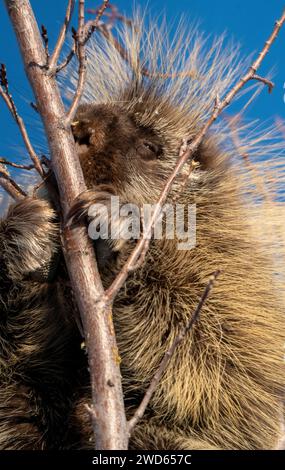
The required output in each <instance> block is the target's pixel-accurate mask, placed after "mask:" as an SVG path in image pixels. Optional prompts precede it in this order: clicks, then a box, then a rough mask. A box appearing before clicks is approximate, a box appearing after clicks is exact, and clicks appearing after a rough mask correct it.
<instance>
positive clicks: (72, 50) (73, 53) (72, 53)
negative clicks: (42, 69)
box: [54, 41, 76, 74]
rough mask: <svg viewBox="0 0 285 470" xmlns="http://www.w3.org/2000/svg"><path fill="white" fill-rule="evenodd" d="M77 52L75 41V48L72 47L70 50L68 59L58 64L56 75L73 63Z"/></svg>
mask: <svg viewBox="0 0 285 470" xmlns="http://www.w3.org/2000/svg"><path fill="white" fill-rule="evenodd" d="M75 50H76V44H75V41H74V42H73V46H72V49H71V50H70V52H69V53H68V55H67V56H66V58H65V59H64V60H63V61H62V62H61V63H60V64H58V66H57V67H56V70H55V72H54V74H57V73H58V72H60V71H61V70H62V69H64V68H65V67H66V66H67V65H68V64H69V62H70V61H71V59H72V58H73V57H74V55H75Z"/></svg>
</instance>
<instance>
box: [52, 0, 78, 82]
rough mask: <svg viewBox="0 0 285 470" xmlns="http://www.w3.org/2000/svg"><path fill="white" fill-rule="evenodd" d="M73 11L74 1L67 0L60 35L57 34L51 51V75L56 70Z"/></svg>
mask: <svg viewBox="0 0 285 470" xmlns="http://www.w3.org/2000/svg"><path fill="white" fill-rule="evenodd" d="M73 9H74V0H68V5H67V8H66V13H65V18H64V22H63V25H62V28H61V30H60V33H59V36H58V39H57V42H56V45H55V48H54V51H53V53H52V56H51V58H50V61H49V67H50V72H51V73H52V72H53V71H54V70H55V69H56V68H57V62H58V59H59V56H60V53H61V50H62V46H63V44H64V41H65V37H66V33H67V30H68V27H69V24H70V20H71V17H72V13H73Z"/></svg>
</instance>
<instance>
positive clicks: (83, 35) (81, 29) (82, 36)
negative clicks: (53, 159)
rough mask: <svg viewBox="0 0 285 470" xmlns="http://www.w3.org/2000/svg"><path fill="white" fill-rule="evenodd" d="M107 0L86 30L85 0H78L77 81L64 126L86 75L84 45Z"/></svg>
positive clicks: (73, 112)
mask: <svg viewBox="0 0 285 470" xmlns="http://www.w3.org/2000/svg"><path fill="white" fill-rule="evenodd" d="M108 2H109V0H104V1H103V3H102V5H101V7H100V8H99V10H98V15H97V17H96V18H95V20H94V21H93V22H92V25H91V26H90V27H89V30H88V31H87V32H86V25H85V15H84V7H85V0H79V14H78V31H77V34H76V37H75V41H76V50H77V55H78V63H79V67H78V82H77V87H76V92H75V94H74V97H73V101H72V103H71V105H70V108H69V111H68V112H67V115H66V123H65V124H66V126H68V125H70V123H71V122H72V120H73V118H74V116H75V113H76V111H77V108H78V105H79V102H80V99H81V97H82V94H83V91H84V83H85V77H86V54H85V45H86V43H87V41H88V40H89V39H90V37H91V35H92V34H93V32H94V31H95V29H96V28H97V27H98V24H99V20H100V18H101V17H102V15H103V13H104V11H105V9H106V8H107V5H108Z"/></svg>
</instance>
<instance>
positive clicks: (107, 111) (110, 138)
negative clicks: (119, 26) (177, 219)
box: [72, 20, 237, 202]
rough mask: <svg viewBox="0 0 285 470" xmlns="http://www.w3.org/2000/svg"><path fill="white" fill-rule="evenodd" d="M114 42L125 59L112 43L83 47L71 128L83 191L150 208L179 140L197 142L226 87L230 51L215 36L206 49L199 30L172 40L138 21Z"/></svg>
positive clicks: (232, 59)
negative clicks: (102, 188) (83, 71)
mask: <svg viewBox="0 0 285 470" xmlns="http://www.w3.org/2000/svg"><path fill="white" fill-rule="evenodd" d="M138 25H139V26H138ZM116 41H120V43H121V44H122V45H123V47H124V50H125V54H124V57H123V56H122V53H121V50H120V51H119V50H118V48H117V47H116V46H115V45H114V43H113V42H112V40H111V39H110V38H109V40H108V39H106V38H102V37H100V36H96V38H95V40H94V42H92V43H91V44H90V45H89V46H88V73H87V81H86V87H85V93H84V97H83V104H82V105H81V106H80V108H79V110H78V112H77V115H76V117H75V119H74V122H73V125H72V129H73V133H74V137H75V141H76V144H77V148H78V153H79V156H80V160H81V164H82V168H83V172H84V176H85V179H86V183H87V186H88V187H89V188H93V187H94V186H96V185H98V184H102V183H103V184H111V185H112V187H113V189H114V192H115V193H116V194H122V193H124V195H125V196H126V198H127V199H128V200H130V201H132V202H134V201H136V200H139V201H143V202H144V201H152V202H153V201H154V200H156V199H157V196H158V194H159V190H160V189H161V187H162V185H163V182H164V181H165V179H166V177H167V176H168V175H169V173H170V170H171V168H173V166H174V163H175V160H176V159H177V156H178V152H179V148H180V145H181V142H182V139H183V138H184V137H185V136H188V137H189V139H190V140H191V138H193V136H195V134H196V133H197V130H198V129H199V128H200V127H201V125H202V124H203V122H204V121H205V119H206V118H207V117H208V116H209V113H210V112H211V109H212V108H213V105H214V100H215V97H216V96H217V95H218V94H219V95H220V96H221V95H222V94H223V93H224V90H225V89H226V88H227V87H228V86H229V84H231V82H232V80H233V77H234V75H235V73H236V62H237V59H236V53H235V52H233V50H230V49H229V48H227V49H225V51H224V52H222V44H223V39H221V38H220V39H218V40H216V41H214V42H213V44H212V46H211V48H210V50H209V51H208V52H207V51H204V50H203V49H204V44H203V39H202V38H201V37H200V36H199V35H198V34H197V32H195V31H193V32H191V33H190V34H188V35H185V34H183V31H182V28H179V31H178V32H177V33H176V36H175V37H174V38H173V40H172V41H170V40H169V39H167V35H166V31H165V30H164V27H160V26H156V25H154V24H153V25H152V27H151V31H150V32H149V33H147V32H145V30H144V26H143V24H142V22H141V21H138V20H137V21H134V23H133V26H131V27H127V26H125V27H124V28H123V30H122V31H121V32H120V35H119V37H117V39H116ZM201 153H203V152H201V151H198V152H197V155H196V158H197V159H198V160H201V161H202V163H203V155H201ZM201 168H202V169H203V165H202V166H200V169H201ZM200 169H199V170H198V171H200Z"/></svg>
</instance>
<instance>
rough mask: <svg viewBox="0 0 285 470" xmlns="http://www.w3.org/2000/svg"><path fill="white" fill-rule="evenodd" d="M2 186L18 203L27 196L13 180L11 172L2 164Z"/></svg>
mask: <svg viewBox="0 0 285 470" xmlns="http://www.w3.org/2000/svg"><path fill="white" fill-rule="evenodd" d="M0 186H2V188H3V189H5V191H6V192H7V193H8V194H9V195H10V196H11V197H12V198H13V199H15V200H16V201H17V200H19V199H22V198H24V197H26V196H27V194H26V193H25V191H23V189H22V188H20V186H18V185H17V183H16V182H15V181H14V180H13V179H12V178H11V176H10V174H9V172H8V171H7V169H6V168H5V167H3V166H2V165H1V164H0Z"/></svg>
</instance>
